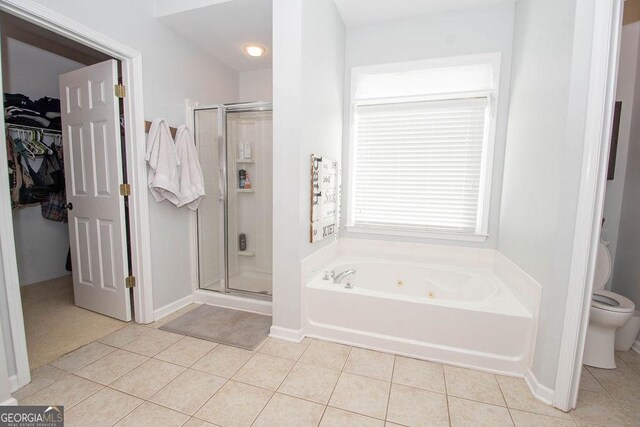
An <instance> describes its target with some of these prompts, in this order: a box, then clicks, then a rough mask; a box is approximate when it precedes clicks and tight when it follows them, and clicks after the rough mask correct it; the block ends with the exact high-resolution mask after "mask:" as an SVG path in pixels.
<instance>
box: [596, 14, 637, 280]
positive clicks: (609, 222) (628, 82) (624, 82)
mask: <svg viewBox="0 0 640 427" xmlns="http://www.w3.org/2000/svg"><path fill="white" fill-rule="evenodd" d="M639 41H640V22H636V23H634V24H630V25H625V26H624V27H622V36H621V42H620V62H619V64H618V86H617V88H616V101H621V102H622V110H621V113H620V128H619V133H618V150H617V156H616V169H615V175H614V178H613V180H611V181H607V188H606V194H605V201H604V212H603V214H602V215H603V216H604V218H605V219H606V221H605V223H604V226H603V227H602V238H603V239H604V240H608V241H609V252H610V253H611V260H612V261H613V270H614V271H615V265H616V252H617V246H618V236H619V231H620V214H621V212H622V194H623V191H624V187H625V175H626V172H627V153H628V151H629V137H630V133H631V117H632V111H633V109H634V105H633V97H634V93H635V90H636V73H637V63H638V44H639ZM638 108H640V106H638ZM637 165H640V163H638V164H636V166H637ZM632 167H633V164H632ZM613 276H614V275H613V274H612V275H611V278H610V279H609V283H608V284H607V287H609V288H611V282H612V280H613Z"/></svg>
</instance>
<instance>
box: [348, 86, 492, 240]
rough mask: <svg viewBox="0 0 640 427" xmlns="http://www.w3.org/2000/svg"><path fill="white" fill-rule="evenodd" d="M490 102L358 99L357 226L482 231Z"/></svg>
mask: <svg viewBox="0 0 640 427" xmlns="http://www.w3.org/2000/svg"><path fill="white" fill-rule="evenodd" d="M487 106H488V100H487V98H486V97H477V98H463V99H449V100H438V101H420V102H400V103H383V104H375V105H362V104H356V105H355V107H354V108H355V110H354V112H355V116H354V118H355V122H354V125H355V128H354V137H355V141H354V142H355V162H354V171H353V179H354V182H353V190H354V194H353V195H352V203H353V206H352V208H353V211H352V216H351V218H352V219H351V221H352V222H353V224H352V225H355V226H360V225H362V226H375V227H385V228H399V229H412V230H414V229H420V230H424V231H440V232H455V233H469V234H478V233H480V231H481V230H480V227H481V218H480V217H481V210H482V207H481V204H482V203H481V185H482V183H481V181H482V176H483V170H482V169H483V148H484V142H485V126H486V125H485V123H486V122H487Z"/></svg>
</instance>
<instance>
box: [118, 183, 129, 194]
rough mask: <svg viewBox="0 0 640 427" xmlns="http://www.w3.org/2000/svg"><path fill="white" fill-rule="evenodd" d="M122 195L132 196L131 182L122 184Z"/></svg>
mask: <svg viewBox="0 0 640 427" xmlns="http://www.w3.org/2000/svg"><path fill="white" fill-rule="evenodd" d="M120 195H121V196H130V195H131V185H129V184H120Z"/></svg>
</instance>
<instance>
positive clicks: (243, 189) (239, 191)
mask: <svg viewBox="0 0 640 427" xmlns="http://www.w3.org/2000/svg"><path fill="white" fill-rule="evenodd" d="M255 192H256V190H254V189H253V188H238V193H255Z"/></svg>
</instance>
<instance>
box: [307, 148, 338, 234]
mask: <svg viewBox="0 0 640 427" xmlns="http://www.w3.org/2000/svg"><path fill="white" fill-rule="evenodd" d="M339 228H340V167H339V166H338V162H337V161H335V160H329V159H327V158H325V157H321V156H318V155H315V154H312V155H311V239H310V240H311V243H314V242H319V241H320V240H322V239H324V238H325V237H328V236H331V235H332V234H335V233H337V232H338V229H339Z"/></svg>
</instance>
